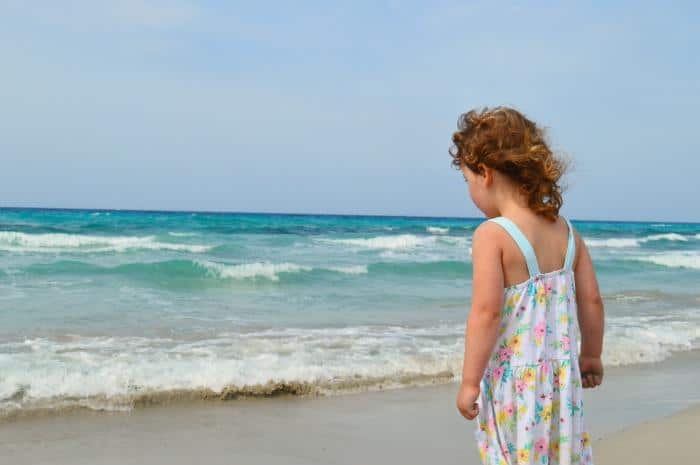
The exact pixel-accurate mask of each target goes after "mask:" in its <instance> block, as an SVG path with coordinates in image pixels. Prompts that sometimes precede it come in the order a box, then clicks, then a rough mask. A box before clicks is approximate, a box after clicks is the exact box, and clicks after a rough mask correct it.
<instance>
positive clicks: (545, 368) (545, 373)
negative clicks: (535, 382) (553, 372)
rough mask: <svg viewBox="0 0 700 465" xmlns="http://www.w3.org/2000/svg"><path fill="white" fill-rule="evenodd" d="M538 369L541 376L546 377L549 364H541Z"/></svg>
mask: <svg viewBox="0 0 700 465" xmlns="http://www.w3.org/2000/svg"><path fill="white" fill-rule="evenodd" d="M540 368H541V369H542V376H545V375H547V373H549V363H543V364H542V365H540Z"/></svg>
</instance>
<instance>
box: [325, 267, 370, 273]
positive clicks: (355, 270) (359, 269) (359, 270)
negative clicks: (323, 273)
mask: <svg viewBox="0 0 700 465" xmlns="http://www.w3.org/2000/svg"><path fill="white" fill-rule="evenodd" d="M329 270H331V271H337V272H338V273H345V274H367V272H368V270H367V265H351V266H332V267H330V268H329Z"/></svg>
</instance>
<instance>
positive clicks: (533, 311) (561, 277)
mask: <svg viewBox="0 0 700 465" xmlns="http://www.w3.org/2000/svg"><path fill="white" fill-rule="evenodd" d="M489 221H494V222H496V223H498V224H499V225H501V226H502V227H503V228H504V229H505V230H506V231H507V232H508V233H509V234H510V236H511V237H512V238H513V240H515V242H516V243H517V245H518V247H519V248H520V250H521V251H522V253H523V256H524V257H525V261H526V262H527V267H528V272H529V274H530V278H529V279H528V280H527V281H524V282H522V283H519V284H515V285H513V286H509V287H506V288H505V289H504V307H503V311H502V314H501V325H500V330H499V336H498V340H497V342H496V346H495V347H494V349H493V352H492V354H491V357H490V359H489V362H488V365H487V367H486V369H485V371H484V375H483V377H482V379H481V382H480V387H481V392H480V394H479V397H478V398H477V403H478V405H479V414H478V416H477V418H476V420H477V421H476V429H475V437H476V441H477V446H478V449H479V455H480V457H481V460H482V462H483V463H484V464H486V465H516V464H517V465H523V464H548V465H573V464H586V465H592V464H593V451H592V447H591V439H590V435H589V433H588V431H587V429H586V425H585V422H584V416H583V389H582V385H581V372H580V369H579V365H578V350H579V346H578V339H579V338H578V321H577V313H576V295H575V292H576V288H575V282H574V272H573V269H572V266H573V260H574V256H575V241H574V235H573V229H572V226H571V223H570V222H569V220H568V219H567V220H566V223H567V225H568V227H569V239H568V246H567V251H566V258H565V260H564V266H563V267H562V268H561V269H559V270H555V271H551V272H549V273H540V271H539V268H538V266H537V258H536V256H535V252H534V250H533V248H532V245H531V244H530V242H529V241H528V240H527V239H526V238H525V235H524V234H523V233H522V232H521V231H520V229H518V227H517V226H516V225H515V223H513V222H512V221H511V220H509V219H508V218H505V217H502V216H501V217H497V218H492V219H491V220H489Z"/></svg>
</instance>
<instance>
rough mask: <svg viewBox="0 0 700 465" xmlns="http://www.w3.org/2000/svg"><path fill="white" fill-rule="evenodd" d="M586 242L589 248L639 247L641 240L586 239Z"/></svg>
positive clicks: (629, 238)
mask: <svg viewBox="0 0 700 465" xmlns="http://www.w3.org/2000/svg"><path fill="white" fill-rule="evenodd" d="M584 242H585V243H586V245H587V246H588V247H607V248H618V247H639V244H640V242H639V239H635V238H633V237H611V238H609V239H592V238H584Z"/></svg>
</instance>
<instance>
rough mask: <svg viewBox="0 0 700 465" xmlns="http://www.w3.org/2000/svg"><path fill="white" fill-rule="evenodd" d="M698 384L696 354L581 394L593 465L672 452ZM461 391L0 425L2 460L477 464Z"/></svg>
mask: <svg viewBox="0 0 700 465" xmlns="http://www.w3.org/2000/svg"><path fill="white" fill-rule="evenodd" d="M699 382H700V351H692V352H685V353H680V354H679V355H677V356H676V357H673V358H672V359H669V360H667V361H664V362H656V363H650V364H645V365H635V366H628V367H619V368H617V369H613V368H610V369H608V370H607V371H606V375H605V378H604V380H603V384H602V385H601V386H599V387H597V388H595V389H585V390H584V409H585V415H586V416H585V419H586V423H587V426H588V428H589V431H590V432H591V438H592V439H593V440H594V444H593V453H594V460H596V461H597V463H599V465H600V464H606V463H615V462H613V461H610V460H612V459H611V458H610V457H612V455H610V454H613V453H617V452H616V451H623V445H624V447H625V448H627V449H629V450H635V451H636V450H637V449H638V447H637V446H638V443H639V438H640V437H643V436H642V434H651V433H648V432H647V433H635V431H638V430H639V428H642V430H639V431H650V430H657V429H658V428H657V426H656V425H659V424H662V425H664V426H663V427H662V429H663V431H662V433H663V434H666V435H667V436H664V437H667V438H668V439H667V441H675V439H674V438H675V436H673V432H674V431H676V430H677V427H675V426H673V425H675V423H677V421H680V420H675V418H676V414H679V412H686V411H688V412H689V411H692V412H695V413H694V414H692V415H690V414H686V413H682V414H680V415H685V416H683V417H679V418H684V419H685V420H682V421H691V422H695V423H698V420H699V419H700V414H699V413H698V409H700V399H699V398H698V394H697V390H696V389H695V388H694V386H697V385H698V383H699ZM457 387H458V386H457V383H447V384H441V385H434V386H427V387H413V388H405V389H391V390H384V391H375V392H359V393H353V394H347V395H341V396H330V397H320V398H313V399H308V398H304V397H276V398H264V399H240V400H237V401H232V402H220V403H213V402H191V403H183V404H180V403H178V404H174V405H164V406H154V407H148V408H140V409H136V410H133V411H130V412H114V413H106V412H85V411H81V412H75V414H69V415H49V416H41V417H34V418H26V419H21V420H17V421H12V422H6V423H0V456H2V457H6V458H7V460H8V463H10V462H11V463H13V464H25V463H26V464H43V463H52V464H66V465H68V464H70V465H76V464H83V463H84V464H94V463H101V464H112V463H114V464H117V463H120V464H130V463H133V464H137V463H138V464H142V463H154V464H160V463H162V464H166V463H167V464H168V465H180V464H182V465H184V464H187V463H193V462H195V461H201V460H202V458H203V457H205V458H206V460H207V463H208V464H218V463H221V464H224V463H232V461H233V462H235V463H241V464H253V465H263V464H264V465H275V464H286V465H294V464H346V463H347V464H350V463H353V464H354V463H367V464H372V463H399V462H400V463H403V464H416V465H418V464H421V465H424V464H425V463H431V462H435V461H439V462H440V463H442V464H455V465H456V464H458V463H461V464H463V463H469V464H475V465H476V464H478V463H479V459H478V454H477V451H476V444H475V441H474V436H473V431H474V428H475V424H474V423H473V422H469V421H467V420H465V419H464V418H462V417H461V416H460V415H459V413H458V412H457V409H456V407H455V396H456V392H457ZM688 415H690V419H688V418H687V417H688ZM668 422H671V426H669V425H668V424H667V423H668ZM695 423H693V424H695ZM601 438H602V439H601ZM616 438H621V439H619V440H618V439H616ZM598 441H600V442H598ZM598 444H600V447H601V451H600V457H601V458H600V460H598V456H599V455H598V453H597V446H598ZM606 444H609V445H606ZM610 444H611V445H610ZM618 445H619V446H620V447H619V448H618ZM666 445H667V446H668V443H667V444H666ZM640 450H641V449H640ZM635 453H636V452H635ZM666 453H667V454H669V453H671V454H672V453H675V451H673V450H672V451H671V452H668V451H667V452H666ZM96 457H99V460H97V461H96V460H95V458H96ZM669 457H673V455H670V456H669ZM669 460H670V459H669ZM626 461H627V460H625V462H626ZM618 463H619V462H618ZM635 463H644V462H635ZM650 463H651V462H650Z"/></svg>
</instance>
